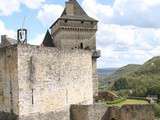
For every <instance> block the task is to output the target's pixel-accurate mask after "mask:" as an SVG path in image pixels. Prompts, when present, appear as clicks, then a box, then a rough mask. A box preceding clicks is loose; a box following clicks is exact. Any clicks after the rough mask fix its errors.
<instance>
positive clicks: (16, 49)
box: [0, 45, 93, 120]
mask: <svg viewBox="0 0 160 120" xmlns="http://www.w3.org/2000/svg"><path fill="white" fill-rule="evenodd" d="M0 56H1V57H0V70H1V72H0V73H1V74H0V75H1V76H0V78H1V79H0V81H1V82H0V83H1V84H0V85H1V96H0V98H1V99H0V103H1V104H0V105H1V107H0V109H1V111H2V112H5V113H14V114H15V115H17V116H19V118H23V119H24V118H26V119H27V118H28V117H31V116H38V114H40V115H42V116H45V114H46V115H47V114H50V113H57V114H60V113H63V114H64V113H65V118H64V120H69V106H70V105H71V104H86V105H87V104H93V88H92V86H93V85H92V62H91V58H92V57H91V53H90V52H89V51H83V50H68V51H67V50H65V51H63V50H58V49H57V48H47V47H45V48H44V47H38V46H30V45H18V46H10V47H5V48H1V49H0ZM86 89H87V90H86ZM51 115H52V114H51ZM67 115H68V117H67ZM52 116H53V115H52ZM66 118H67V119H66ZM23 119H22V120H23ZM34 120H38V118H35V119H34ZM46 120H49V118H46ZM62 120H63V119H62Z"/></svg>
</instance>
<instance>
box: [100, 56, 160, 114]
mask: <svg viewBox="0 0 160 120" xmlns="http://www.w3.org/2000/svg"><path fill="white" fill-rule="evenodd" d="M101 71H103V70H102V69H101V70H98V73H99V75H101V74H102V73H103V74H102V75H103V76H102V77H99V90H100V91H112V92H114V93H116V94H117V95H118V96H120V97H121V98H132V100H125V102H124V99H120V100H118V102H116V104H113V105H121V104H136V103H137V102H138V103H139V104H145V102H144V101H143V100H148V99H147V98H151V99H155V101H154V102H153V103H152V104H153V106H154V109H155V114H156V116H157V117H159V116H160V104H159V97H160V56H157V57H153V58H152V59H150V60H148V61H146V62H145V63H144V64H142V65H137V64H130V65H126V66H124V67H122V68H117V69H109V70H107V69H104V71H106V72H107V71H109V72H107V73H106V74H104V71H103V72H101ZM100 72H101V73H100ZM104 76H105V77H104ZM133 99H134V100H133ZM135 99H137V100H139V101H136V100H135ZM119 101H120V102H119ZM126 101H128V102H126ZM149 102H151V101H149ZM111 103H114V102H111ZM117 103H118V104H117Z"/></svg>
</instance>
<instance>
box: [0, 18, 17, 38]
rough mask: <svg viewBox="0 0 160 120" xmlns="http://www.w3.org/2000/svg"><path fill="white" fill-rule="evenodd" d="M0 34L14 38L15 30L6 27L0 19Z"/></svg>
mask: <svg viewBox="0 0 160 120" xmlns="http://www.w3.org/2000/svg"><path fill="white" fill-rule="evenodd" d="M0 35H8V36H9V37H12V38H16V32H14V31H13V30H10V29H8V28H6V26H5V24H4V22H3V21H2V20H0Z"/></svg>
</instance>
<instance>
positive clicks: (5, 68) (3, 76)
mask: <svg viewBox="0 0 160 120" xmlns="http://www.w3.org/2000/svg"><path fill="white" fill-rule="evenodd" d="M18 90H19V88H18V70H17V48H16V47H15V46H10V47H5V48H0V111H2V112H6V113H11V112H12V113H15V114H18V113H19V109H18V108H19V106H18Z"/></svg>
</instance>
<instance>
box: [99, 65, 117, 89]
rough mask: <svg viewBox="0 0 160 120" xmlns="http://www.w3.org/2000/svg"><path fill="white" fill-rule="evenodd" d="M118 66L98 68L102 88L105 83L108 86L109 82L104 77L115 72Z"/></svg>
mask: <svg viewBox="0 0 160 120" xmlns="http://www.w3.org/2000/svg"><path fill="white" fill-rule="evenodd" d="M117 69H118V68H102V69H97V73H98V79H99V86H100V87H101V88H102V87H103V85H104V87H107V85H106V84H107V82H106V81H104V80H103V79H104V78H106V77H108V76H110V75H111V74H113V73H114V72H115V71H116V70H117Z"/></svg>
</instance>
